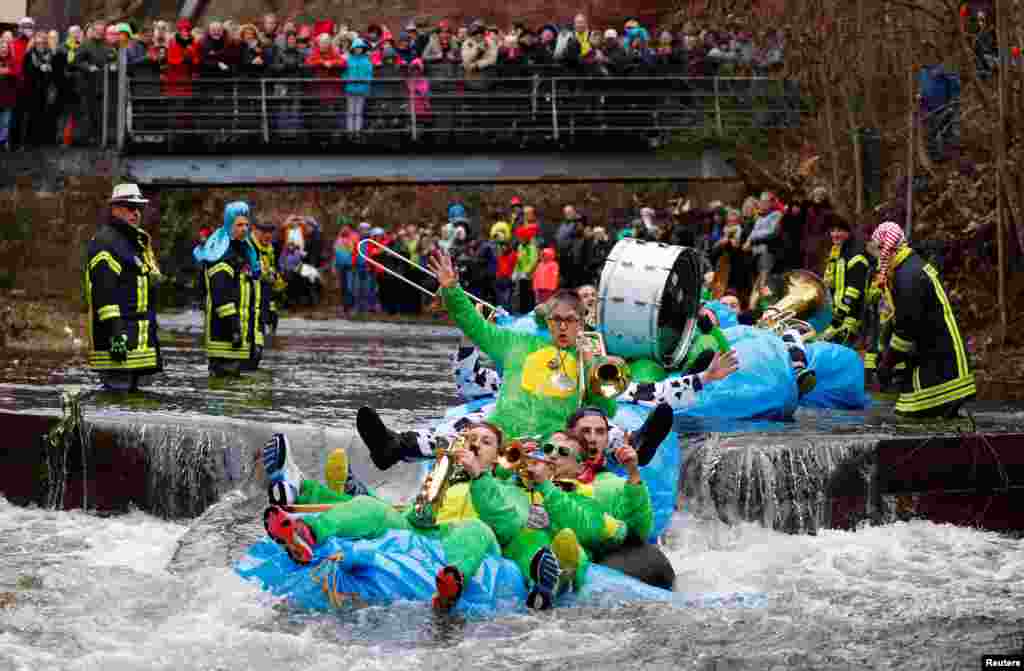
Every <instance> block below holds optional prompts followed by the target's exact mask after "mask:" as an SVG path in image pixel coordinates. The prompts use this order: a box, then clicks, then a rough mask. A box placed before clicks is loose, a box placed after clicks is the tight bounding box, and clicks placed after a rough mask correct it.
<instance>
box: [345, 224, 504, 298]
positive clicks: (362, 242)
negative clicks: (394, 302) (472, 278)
mask: <svg viewBox="0 0 1024 671" xmlns="http://www.w3.org/2000/svg"><path fill="white" fill-rule="evenodd" d="M365 244H372V245H376V246H377V247H380V248H381V250H382V251H384V252H387V253H388V254H390V255H391V256H393V257H395V258H396V259H400V260H402V261H404V262H405V263H406V264H407V265H410V266H412V267H413V268H416V269H417V270H419V271H420V272H422V273H425V274H427V275H430V276H431V277H433V278H434V279H435V280H436V279H437V275H435V274H434V273H432V272H431V271H430V269H429V268H424V267H423V266H421V265H420V264H418V263H416V262H415V261H412V260H410V259H407V258H405V257H404V256H402V255H401V254H399V253H398V252H396V251H394V250H393V249H390V248H388V247H387V246H385V245H382V244H380V243H379V242H377V241H376V240H374V239H372V238H363V239H362V240H360V241H359V244H358V245H356V252H357V253H358V254H359V256H360V257H362V258H363V259H366V262H367V263H369V264H371V265H373V266H374V267H376V268H380V269H381V270H383V271H384V272H386V273H387V274H388V275H391V276H392V277H396V278H398V279H400V280H402V281H403V282H405V283H406V284H408V285H409V286H411V287H412V288H413V289H418V290H420V291H422V292H423V293H425V294H426V295H428V296H430V297H431V298H437V296H438V294H437V292H436V291H430V290H429V289H427V288H426V287H424V286H423V285H421V284H416V283H415V282H413V281H412V280H410V279H409V278H408V277H405V276H404V275H402V274H400V273H396V272H395V271H393V270H391V269H390V268H388V267H386V266H384V265H382V264H381V263H378V262H377V261H375V260H374V259H372V258H370V256H369V255H368V254H367V253H366V252H365V251H364V250H363V245H365ZM464 291H465V290H464ZM465 294H466V295H467V296H469V298H470V300H473V301H476V302H477V303H480V304H481V305H483V306H484V307H487V308H490V309H491V317H494V316H495V315H497V314H500V313H503V312H505V311H504V310H502V309H501V308H499V307H495V306H493V305H491V304H490V303H488V302H487V301H485V300H484V299H482V298H480V297H478V296H474V295H473V294H471V293H469V292H468V291H465Z"/></svg>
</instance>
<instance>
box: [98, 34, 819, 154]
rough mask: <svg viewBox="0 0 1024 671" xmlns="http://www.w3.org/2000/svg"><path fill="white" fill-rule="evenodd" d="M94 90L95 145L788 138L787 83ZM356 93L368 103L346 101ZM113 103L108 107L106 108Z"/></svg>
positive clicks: (792, 91) (263, 84)
mask: <svg viewBox="0 0 1024 671" xmlns="http://www.w3.org/2000/svg"><path fill="white" fill-rule="evenodd" d="M127 71H128V69H127V68H125V67H124V64H123V54H122V67H120V68H119V76H118V77H117V78H116V79H115V78H106V79H105V80H104V87H103V96H104V99H105V100H104V105H103V110H104V116H106V114H107V111H108V110H111V109H113V110H114V111H115V112H116V114H115V119H116V121H115V119H111V121H115V123H116V125H115V126H114V129H112V130H114V132H115V133H116V136H115V137H114V138H113V139H111V137H110V134H109V133H108V132H107V130H108V127H109V125H113V124H109V125H108V121H107V120H106V119H104V121H103V131H104V132H103V137H102V144H103V146H107V145H108V144H116V146H117V147H118V148H119V149H123V148H124V147H125V146H126V145H127V144H131V143H145V142H160V143H170V144H173V142H174V141H175V140H180V139H186V138H190V137H191V138H196V137H197V136H203V139H204V140H214V141H216V140H222V141H244V142H246V143H252V142H259V143H263V144H265V145H276V144H289V143H296V142H304V143H310V142H312V143H320V144H331V143H334V142H340V141H352V142H356V143H360V144H374V143H377V142H390V143H394V142H410V141H411V142H414V143H419V142H424V141H426V142H434V143H445V142H448V141H450V140H452V139H456V138H459V137H465V136H476V137H482V138H486V139H488V140H492V141H494V140H497V141H502V140H505V141H507V140H512V141H516V140H519V139H522V140H525V139H526V138H529V137H534V138H540V139H544V140H554V141H557V142H573V141H576V140H581V139H592V138H594V137H614V136H616V135H621V136H625V135H628V134H637V133H646V134H649V135H666V134H670V133H673V132H676V131H695V130H700V131H703V132H706V133H710V134H717V135H722V134H726V133H729V132H731V131H735V130H738V129H750V128H757V129H780V128H792V127H794V126H796V125H798V124H799V123H800V117H801V114H802V112H803V104H802V101H801V98H800V94H799V89H798V88H797V85H796V84H795V82H789V81H785V80H779V79H769V78H756V77H752V78H743V77H707V78H699V77H668V76H666V77H557V76H543V77H542V76H540V75H535V76H533V77H529V78H512V79H509V78H503V79H497V78H492V79H483V80H481V79H477V80H474V79H446V78H433V77H424V78H402V79H393V78H386V79H375V80H373V81H370V82H364V81H356V80H342V79H340V78H338V79H334V78H332V79H317V78H262V79H255V78H253V79H237V78H236V79H194V80H191V81H189V82H182V83H168V82H162V81H159V80H157V79H155V78H147V77H143V76H138V75H134V76H132V75H129V74H127ZM360 87H367V92H368V95H365V96H362V95H360V96H357V95H353V94H352V93H350V91H356V90H358V89H359V88H360ZM108 101H109V103H113V104H109V103H108Z"/></svg>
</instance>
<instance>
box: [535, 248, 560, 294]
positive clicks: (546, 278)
mask: <svg viewBox="0 0 1024 671" xmlns="http://www.w3.org/2000/svg"><path fill="white" fill-rule="evenodd" d="M556 291H558V260H557V259H556V258H555V248H554V247H547V248H546V249H545V250H544V251H543V252H541V253H540V263H538V264H537V269H536V270H535V271H534V273H533V295H534V298H535V299H536V301H537V305H540V304H541V303H543V302H544V301H546V300H547V299H549V298H551V297H552V296H554V295H555V292H556Z"/></svg>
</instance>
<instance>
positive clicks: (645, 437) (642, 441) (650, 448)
mask: <svg viewBox="0 0 1024 671" xmlns="http://www.w3.org/2000/svg"><path fill="white" fill-rule="evenodd" d="M672 420H673V415H672V407H671V406H670V405H669V404H668V403H659V404H658V405H657V406H655V408H654V412H652V413H651V414H650V415H648V416H647V419H646V420H644V423H643V425H641V426H640V428H639V429H637V430H636V431H634V432H633V449H635V450H636V455H637V460H638V463H639V464H640V465H641V466H646V465H647V464H649V463H651V460H652V459H654V455H655V454H656V453H657V452H658V446H659V445H661V443H662V441H664V440H665V438H666V436H668V434H669V433H670V432H671V431H672Z"/></svg>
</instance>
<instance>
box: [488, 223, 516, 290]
mask: <svg viewBox="0 0 1024 671" xmlns="http://www.w3.org/2000/svg"><path fill="white" fill-rule="evenodd" d="M510 237H511V235H510V230H509V225H508V224H507V223H506V222H504V221H499V222H498V223H496V224H494V226H492V227H491V240H492V241H493V242H494V247H495V251H496V252H497V255H498V267H497V271H496V272H495V277H494V293H495V297H496V302H497V304H498V306H499V307H503V308H505V309H506V310H511V309H512V291H513V289H514V288H515V281H514V280H513V279H512V276H513V275H514V274H515V272H516V261H518V260H519V252H517V251H516V248H515V245H513V244H512V243H511V241H510V239H509V238H510Z"/></svg>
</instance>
